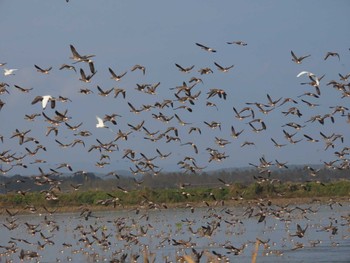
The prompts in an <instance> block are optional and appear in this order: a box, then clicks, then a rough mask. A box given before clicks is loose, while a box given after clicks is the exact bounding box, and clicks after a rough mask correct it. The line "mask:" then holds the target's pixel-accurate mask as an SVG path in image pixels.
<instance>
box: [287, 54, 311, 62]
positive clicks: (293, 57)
mask: <svg viewBox="0 0 350 263" xmlns="http://www.w3.org/2000/svg"><path fill="white" fill-rule="evenodd" d="M290 53H291V54H292V61H294V62H295V63H297V64H301V62H302V61H303V59H305V58H308V57H310V56H311V55H306V56H301V57H297V56H296V55H295V54H294V52H293V51H290Z"/></svg>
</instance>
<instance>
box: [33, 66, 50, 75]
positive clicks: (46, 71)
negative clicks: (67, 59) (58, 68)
mask: <svg viewBox="0 0 350 263" xmlns="http://www.w3.org/2000/svg"><path fill="white" fill-rule="evenodd" d="M34 67H35V68H36V71H38V72H40V73H43V74H49V72H50V70H51V69H52V67H49V68H46V69H43V68H41V67H39V66H38V65H34Z"/></svg>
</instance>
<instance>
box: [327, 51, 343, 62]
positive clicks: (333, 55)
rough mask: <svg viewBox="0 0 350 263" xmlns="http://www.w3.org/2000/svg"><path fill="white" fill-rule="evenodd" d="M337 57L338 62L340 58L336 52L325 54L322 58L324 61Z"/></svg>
mask: <svg viewBox="0 0 350 263" xmlns="http://www.w3.org/2000/svg"><path fill="white" fill-rule="evenodd" d="M330 56H331V57H338V60H339V61H340V56H339V54H338V53H337V52H327V54H326V56H325V57H324V60H326V59H327V58H328V57H330Z"/></svg>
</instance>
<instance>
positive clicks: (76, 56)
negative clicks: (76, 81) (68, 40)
mask: <svg viewBox="0 0 350 263" xmlns="http://www.w3.org/2000/svg"><path fill="white" fill-rule="evenodd" d="M70 50H71V51H72V55H73V56H72V57H70V58H71V59H73V60H74V61H76V62H74V63H78V62H82V61H83V62H92V60H91V58H92V57H94V56H95V55H84V56H81V55H80V54H79V53H78V52H77V50H76V49H75V47H74V46H73V45H70Z"/></svg>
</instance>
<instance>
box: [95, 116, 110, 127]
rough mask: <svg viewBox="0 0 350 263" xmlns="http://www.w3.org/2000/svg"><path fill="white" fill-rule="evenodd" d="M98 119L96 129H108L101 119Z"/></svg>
mask: <svg viewBox="0 0 350 263" xmlns="http://www.w3.org/2000/svg"><path fill="white" fill-rule="evenodd" d="M96 119H97V124H96V128H108V127H107V126H106V125H105V123H104V121H103V120H102V119H101V118H100V117H98V116H96Z"/></svg>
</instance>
